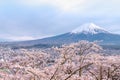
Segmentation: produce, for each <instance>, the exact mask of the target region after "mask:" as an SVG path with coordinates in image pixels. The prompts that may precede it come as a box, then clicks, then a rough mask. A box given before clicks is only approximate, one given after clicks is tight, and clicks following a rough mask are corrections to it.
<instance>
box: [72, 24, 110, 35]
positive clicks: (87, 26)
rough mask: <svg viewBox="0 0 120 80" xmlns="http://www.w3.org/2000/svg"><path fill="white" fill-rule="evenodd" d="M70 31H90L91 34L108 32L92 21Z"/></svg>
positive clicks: (74, 32) (85, 32)
mask: <svg viewBox="0 0 120 80" xmlns="http://www.w3.org/2000/svg"><path fill="white" fill-rule="evenodd" d="M71 33H73V34H76V33H84V34H87V33H91V34H97V33H109V32H108V31H106V30H105V29H104V28H101V27H99V26H97V25H95V24H93V23H87V24H83V25H82V26H80V27H78V28H76V29H74V30H73V31H72V32H71Z"/></svg>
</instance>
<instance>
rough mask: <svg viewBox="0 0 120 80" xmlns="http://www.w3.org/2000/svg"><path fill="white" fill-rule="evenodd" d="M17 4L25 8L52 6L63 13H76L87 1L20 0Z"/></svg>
mask: <svg viewBox="0 0 120 80" xmlns="http://www.w3.org/2000/svg"><path fill="white" fill-rule="evenodd" d="M16 2H17V3H19V4H21V5H25V6H32V7H33V6H40V5H51V6H54V7H56V8H58V9H60V10H62V11H65V12H68V11H76V10H77V9H78V7H79V9H81V10H82V9H83V6H84V4H85V3H86V2H87V0H20V1H16Z"/></svg>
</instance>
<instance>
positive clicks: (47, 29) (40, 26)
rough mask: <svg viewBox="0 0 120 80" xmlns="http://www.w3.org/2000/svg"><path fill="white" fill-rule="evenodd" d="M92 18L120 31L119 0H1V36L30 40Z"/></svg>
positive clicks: (69, 28) (73, 26)
mask: <svg viewBox="0 0 120 80" xmlns="http://www.w3.org/2000/svg"><path fill="white" fill-rule="evenodd" d="M90 22H93V23H95V24H96V25H98V26H101V27H103V28H105V29H107V30H109V31H111V32H114V33H119V34H120V0H0V39H1V40H31V39H38V38H42V37H46V36H52V35H58V34H62V33H66V32H69V31H71V30H73V29H75V28H77V27H79V26H80V25H81V24H84V23H90Z"/></svg>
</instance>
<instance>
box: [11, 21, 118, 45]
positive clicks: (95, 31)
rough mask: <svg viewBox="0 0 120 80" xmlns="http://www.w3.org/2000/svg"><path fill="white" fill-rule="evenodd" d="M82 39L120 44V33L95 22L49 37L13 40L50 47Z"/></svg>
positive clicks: (16, 43)
mask: <svg viewBox="0 0 120 80" xmlns="http://www.w3.org/2000/svg"><path fill="white" fill-rule="evenodd" d="M80 40H87V41H90V42H91V41H100V45H119V46H120V35H119V34H113V33H111V32H109V31H107V30H106V29H104V28H102V27H99V26H97V25H95V24H93V23H87V24H83V25H81V26H80V27H78V28H76V29H74V30H72V31H71V32H68V33H65V34H61V35H57V36H53V37H47V38H43V39H37V40H30V41H22V42H13V43H12V44H14V45H15V46H16V45H17V46H36V47H39V46H40V47H48V46H53V45H61V44H69V43H73V42H78V41H80Z"/></svg>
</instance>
